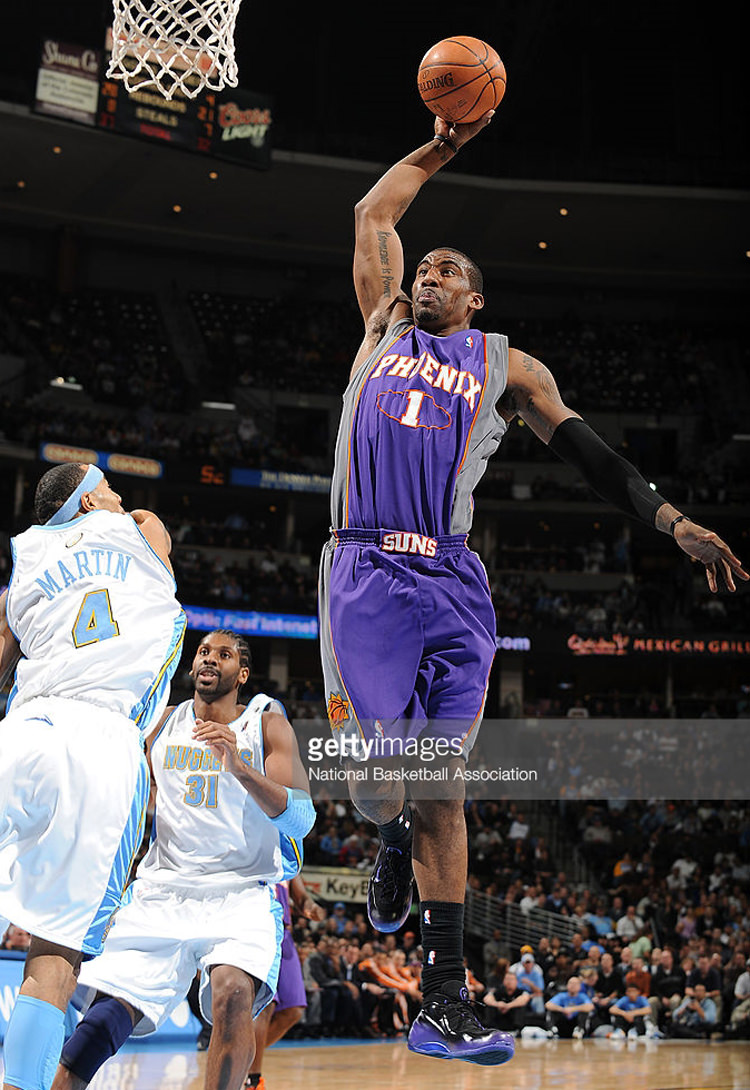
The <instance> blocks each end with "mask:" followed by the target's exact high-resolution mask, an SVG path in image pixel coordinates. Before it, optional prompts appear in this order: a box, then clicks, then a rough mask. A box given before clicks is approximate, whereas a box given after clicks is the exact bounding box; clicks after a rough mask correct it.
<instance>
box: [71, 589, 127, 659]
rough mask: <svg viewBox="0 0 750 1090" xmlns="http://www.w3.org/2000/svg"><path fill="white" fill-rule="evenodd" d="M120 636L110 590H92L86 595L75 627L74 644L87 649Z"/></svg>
mask: <svg viewBox="0 0 750 1090" xmlns="http://www.w3.org/2000/svg"><path fill="white" fill-rule="evenodd" d="M119 635H120V626H119V625H118V623H117V621H116V620H115V619H114V617H113V616H112V603H111V602H110V600H109V591H108V590H90V591H89V592H88V594H84V596H83V601H82V602H81V608H80V609H79V610H78V616H77V617H76V620H75V624H74V625H73V643H74V644H75V645H76V647H87V646H88V645H89V644H90V643H99V642H100V641H101V640H111V639H112V637H113V636H119Z"/></svg>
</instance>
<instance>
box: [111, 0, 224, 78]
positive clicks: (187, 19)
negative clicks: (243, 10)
mask: <svg viewBox="0 0 750 1090" xmlns="http://www.w3.org/2000/svg"><path fill="white" fill-rule="evenodd" d="M241 3H242V0H171V2H170V0H114V3H113V6H114V23H113V26H112V55H111V59H110V62H109V68H108V69H107V76H108V77H109V78H110V79H121V80H122V81H123V83H124V84H125V87H126V88H127V90H128V91H129V92H130V91H140V90H147V89H152V88H155V89H156V90H157V91H158V92H159V94H160V95H163V96H164V98H167V99H170V98H172V97H173V96H174V94H175V92H177V91H178V90H179V91H181V92H182V93H183V94H185V95H187V97H188V98H195V96H196V95H198V94H200V92H201V91H202V90H204V88H206V87H208V88H210V89H211V90H213V91H221V90H223V88H224V87H225V86H229V87H236V86H237V64H236V62H235V59H234V27H235V22H236V20H237V12H238V11H239V7H240V4H241Z"/></svg>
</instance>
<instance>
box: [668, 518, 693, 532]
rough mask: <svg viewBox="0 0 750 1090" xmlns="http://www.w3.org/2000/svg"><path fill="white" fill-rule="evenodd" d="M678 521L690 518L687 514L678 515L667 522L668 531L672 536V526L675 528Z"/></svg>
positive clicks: (688, 520)
mask: <svg viewBox="0 0 750 1090" xmlns="http://www.w3.org/2000/svg"><path fill="white" fill-rule="evenodd" d="M678 522H690V518H689V516H688V515H678V516H677V517H676V518H673V519H672V521H671V522H670V524H669V532H670V534H671V535H672V537H674V528H675V526H676V525H677V523H678Z"/></svg>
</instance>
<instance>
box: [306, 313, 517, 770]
mask: <svg viewBox="0 0 750 1090" xmlns="http://www.w3.org/2000/svg"><path fill="white" fill-rule="evenodd" d="M507 377H508V342H507V339H506V337H504V336H503V335H501V334H497V333H489V334H484V333H480V332H479V331H477V330H474V329H466V330H462V331H461V332H459V333H453V334H451V335H450V336H446V337H437V336H433V335H432V334H430V333H426V332H425V331H424V330H421V329H417V328H416V327H415V326H414V325H413V323H412V322H411V321H409V320H406V319H404V320H402V321H399V322H397V323H396V324H395V325H394V326H393V327H392V328H391V329H390V330H389V331H388V333H387V334H386V335H385V337H384V338H383V339H382V340H381V342H380V344H379V345H378V347H377V349H376V350H375V352H373V354H372V356H371V357H370V359H369V360H367V362H366V363H365V364H363V366H362V367H361V368H360V369H359V370H358V371H357V373H356V374H355V376H354V378H353V379H352V381H351V382H350V384H349V387H348V388H347V390H346V393H345V394H344V406H343V413H342V418H341V424H340V426H339V434H338V439H337V442H336V459H335V465H334V472H333V480H332V486H331V526H332V535H333V536H332V538H331V540H330V541H329V542H328V544H327V545H326V547H325V548H324V550H323V556H322V559H321V570H320V594H319V610H320V639H321V652H322V661H323V674H324V678H325V683H326V692H327V699H328V715H329V719H330V721H331V726H332V727H333V728H334V729H335V730H337V731H341V732H342V733H343V734H344V735H351V736H353V737H357V736H359V737H360V738H365V739H368V738H378V737H380V738H387V737H393V736H399V737H401V738H409V737H414V736H417V735H419V734H421V733H423V732H424V731H425V730H427V729H429V732H430V734H431V735H433V736H435V737H446V738H450V739H454V738H458V739H460V741H461V745H462V750H463V752H464V754H467V753H468V752H469V750H470V749H471V745H472V744H473V741H474V737H475V736H476V731H477V730H478V727H479V722H480V720H481V715H482V710H483V708H484V699H485V695H486V688H487V681H488V677H489V671H490V668H491V665H492V660H493V657H494V653H495V614H494V610H493V607H492V602H491V598H490V592H489V587H488V584H487V576H486V573H485V571H484V567H483V565H482V562H481V560H480V559H479V557H478V556H477V555H476V553H474V552H472V551H471V550H470V549H468V548H467V545H466V539H467V535H468V532H469V530H470V528H471V522H472V515H473V499H472V493H473V491H474V488H475V486H476V484H477V482H478V481H479V479H480V478H481V476H482V474H483V473H484V471H485V469H486V466H487V460H488V459H489V457H490V456H491V455H492V454H493V453H494V451H495V450H496V449H497V447H498V444H499V443H500V440H501V439H502V437H503V435H504V434H505V431H506V428H507V424H506V422H505V421H504V420H503V419H502V417H501V416H500V415H499V414H498V412H497V410H496V404H497V402H498V400H499V398H500V396H501V394H502V393H503V391H504V390H505V386H506V382H507ZM428 725H429V726H428Z"/></svg>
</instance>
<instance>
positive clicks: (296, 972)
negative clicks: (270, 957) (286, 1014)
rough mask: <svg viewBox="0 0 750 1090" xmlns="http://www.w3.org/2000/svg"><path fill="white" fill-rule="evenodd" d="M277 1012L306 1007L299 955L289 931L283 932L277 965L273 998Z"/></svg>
mask: <svg viewBox="0 0 750 1090" xmlns="http://www.w3.org/2000/svg"><path fill="white" fill-rule="evenodd" d="M274 1001H275V1003H276V1010H277V1011H285V1010H286V1009H287V1008H288V1007H306V1006H307V995H306V994H305V982H304V980H303V979H302V965H301V964H300V960H299V954H298V953H297V947H296V946H295V943H294V939H293V938H292V933H291V931H287V930H286V929H285V930H284V938H283V939H282V940H281V964H280V965H279V980H278V983H277V985H276V995H275V996H274Z"/></svg>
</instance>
